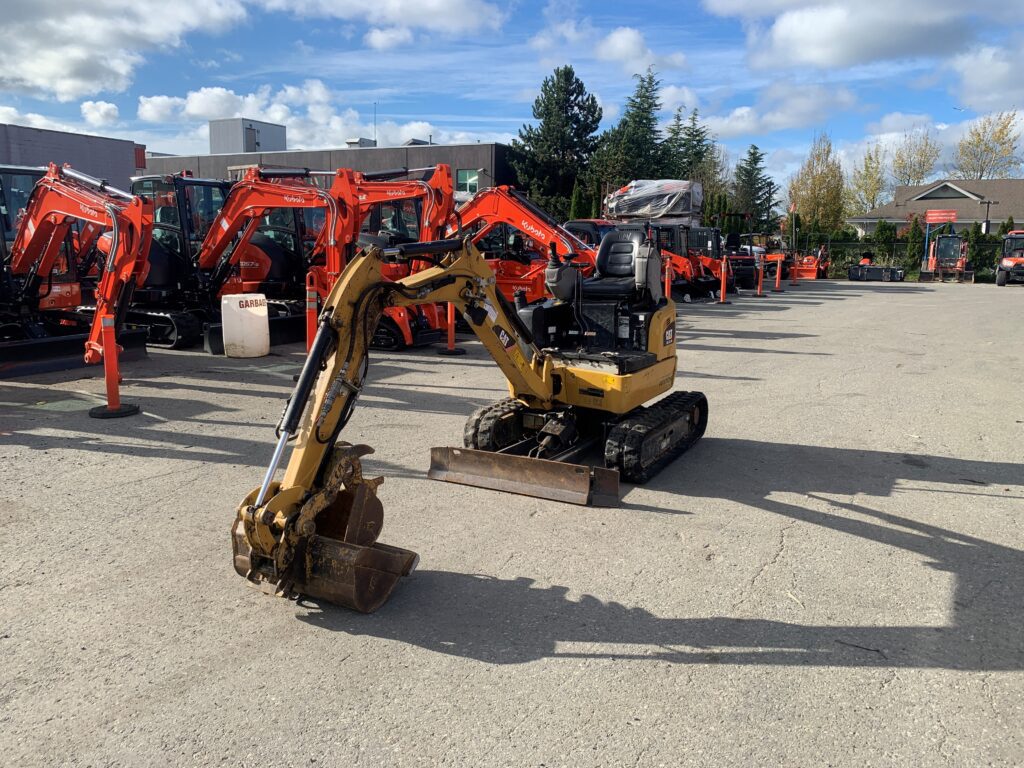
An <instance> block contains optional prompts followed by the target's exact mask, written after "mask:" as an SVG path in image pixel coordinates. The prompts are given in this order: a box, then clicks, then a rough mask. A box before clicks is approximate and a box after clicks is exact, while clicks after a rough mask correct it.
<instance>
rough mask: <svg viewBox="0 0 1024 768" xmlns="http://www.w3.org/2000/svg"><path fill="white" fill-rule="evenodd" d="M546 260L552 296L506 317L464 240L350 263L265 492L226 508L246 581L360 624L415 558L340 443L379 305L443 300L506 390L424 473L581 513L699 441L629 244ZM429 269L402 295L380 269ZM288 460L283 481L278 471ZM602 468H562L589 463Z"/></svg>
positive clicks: (656, 276) (700, 429) (666, 305)
mask: <svg viewBox="0 0 1024 768" xmlns="http://www.w3.org/2000/svg"><path fill="white" fill-rule="evenodd" d="M566 256H567V257H568V258H565V259H562V258H560V257H559V255H558V253H557V252H556V250H555V246H554V244H552V246H551V257H550V260H549V262H548V266H547V271H546V275H545V276H546V282H547V284H548V287H549V289H550V291H551V293H552V296H553V297H554V298H552V299H549V300H546V301H543V302H539V303H535V304H529V305H526V304H525V303H524V302H522V301H520V302H518V306H515V307H513V306H512V305H511V304H510V303H509V302H508V301H507V300H506V299H505V298H504V297H503V296H502V295H501V293H500V292H499V291H498V290H497V289H496V286H495V277H494V272H493V270H492V269H491V268H490V266H489V265H488V263H487V261H486V260H485V259H484V258H483V256H482V255H481V254H480V252H479V251H477V250H476V248H475V247H474V246H473V245H472V243H471V242H470V240H469V239H468V238H465V239H452V240H441V241H435V242H428V243H411V244H407V245H401V246H398V247H397V248H383V249H382V248H371V249H369V250H367V251H365V252H363V253H361V254H360V255H357V256H356V257H355V258H354V259H352V260H351V261H350V262H349V263H348V265H347V266H346V268H345V270H344V272H343V273H342V275H341V277H340V278H339V280H338V281H337V283H336V284H335V285H334V287H333V289H332V291H331V293H330V295H329V296H328V298H327V301H326V302H325V304H324V309H323V311H322V313H321V315H320V318H319V327H318V331H317V335H316V338H315V340H314V342H313V344H312V347H311V349H310V351H309V355H308V357H307V359H306V361H305V365H304V366H303V369H302V372H301V373H300V374H299V377H298V379H297V382H296V386H295V391H294V392H293V394H292V397H291V398H290V399H289V401H288V404H287V405H286V407H285V411H284V414H283V415H282V417H281V421H280V423H279V425H278V442H277V446H276V449H275V450H274V454H273V458H272V460H271V463H270V466H269V468H268V470H267V473H266V476H265V477H264V480H263V483H262V485H261V486H260V487H259V488H257V489H255V490H253V491H252V492H251V493H250V494H249V495H248V496H246V498H245V499H244V500H243V502H242V504H241V506H240V507H239V508H238V515H237V518H236V521H235V524H234V526H233V528H232V543H233V550H234V564H235V569H236V570H237V571H238V573H239V574H240V575H242V576H244V577H245V578H246V579H248V580H250V581H252V582H254V583H256V584H259V585H262V586H263V587H264V588H265V589H266V590H267V591H272V592H276V593H278V594H282V595H285V596H289V597H296V596H299V595H306V596H309V597H313V598H320V599H324V600H327V601H330V602H334V603H338V604H340V605H343V606H347V607H349V608H353V609H355V610H358V611H363V612H369V611H373V610H375V609H376V608H378V607H379V606H380V605H381V604H383V603H384V601H385V600H387V598H388V596H389V595H390V593H391V591H392V590H393V589H394V587H395V585H396V584H397V582H398V580H399V579H400V578H401V577H402V576H406V575H408V574H410V573H411V572H412V570H413V568H414V567H415V564H416V561H417V555H416V554H415V553H413V552H410V551H408V550H405V549H399V548H396V547H391V546H387V545H385V544H380V543H378V542H377V536H378V535H379V533H380V530H381V525H382V522H383V509H382V506H381V503H380V501H379V500H378V498H377V495H376V489H377V486H378V485H379V484H380V483H381V482H383V478H374V479H371V478H366V477H363V474H362V467H361V464H360V457H361V456H363V455H365V454H367V453H370V452H371V451H372V449H370V448H369V447H368V446H364V445H350V444H348V443H346V442H343V441H340V440H339V436H340V434H341V431H342V429H343V428H344V427H345V424H346V422H347V421H348V420H349V417H350V416H351V414H352V410H353V407H354V405H355V403H356V399H357V397H358V395H359V393H360V391H361V390H362V388H363V384H364V381H365V379H366V372H367V365H368V358H367V347H368V344H369V341H370V339H371V338H372V337H373V332H374V328H375V327H376V324H377V321H378V320H379V318H380V316H381V313H382V311H383V310H384V308H385V307H389V306H411V305H416V304H424V303H431V302H452V303H453V304H454V305H455V306H456V307H457V308H458V309H459V310H460V311H461V312H462V313H463V315H464V317H465V318H466V320H467V322H468V323H469V325H470V326H471V327H472V328H473V330H474V331H475V333H476V335H477V336H478V337H479V339H480V341H481V342H482V343H483V346H484V347H485V348H486V349H487V351H488V353H489V354H490V355H491V357H492V358H493V359H494V361H495V363H497V365H498V366H499V368H501V370H502V372H503V373H504V374H505V377H506V378H507V379H508V385H509V393H510V397H509V398H507V399H504V400H501V401H499V402H497V403H495V404H493V405H490V406H487V407H484V408H481V409H479V410H477V411H476V412H474V413H473V414H472V415H471V416H470V417H469V421H468V422H467V424H466V430H465V436H464V438H465V439H464V442H465V447H463V448H433V449H431V468H430V472H429V475H430V477H432V478H435V479H438V480H445V481H449V482H457V483H464V484H470V485H477V486H483V487H487V488H492V489H496V490H502V491H509V492H514V493H523V494H529V495H534V496H540V497H543V498H551V499H556V500H561V501H567V502H575V503H582V504H587V503H590V504H597V505H611V504H615V503H617V501H618V482H619V476H620V475H621V477H622V478H623V479H625V480H627V481H630V482H643V481H644V480H646V479H647V478H648V477H650V476H651V475H652V474H654V473H655V472H656V471H658V470H659V469H660V468H661V467H662V466H663V465H664V464H666V463H667V462H669V461H671V460H672V459H673V458H675V457H676V456H678V455H679V454H681V453H682V452H683V451H685V450H686V449H687V448H689V447H690V446H691V445H693V443H695V442H696V441H697V440H698V439H699V438H700V437H701V435H702V434H703V433H704V429H705V427H706V425H707V400H706V399H705V397H704V395H703V394H701V393H699V392H674V393H672V394H670V395H668V396H666V397H664V398H662V399H660V400H658V401H657V402H655V403H653V404H651V405H649V406H645V405H644V403H647V402H649V401H650V400H652V399H654V398H655V397H658V396H659V395H662V394H664V393H666V392H668V391H669V390H671V389H672V385H673V382H674V380H675V373H676V345H675V327H676V316H675V307H674V305H673V303H672V302H671V300H670V299H668V298H667V297H665V296H664V295H663V294H662V288H661V286H662V279H661V259H660V256H659V254H658V251H657V248H656V247H655V246H653V245H652V244H651V243H649V242H645V241H644V236H643V233H642V232H639V231H637V232H632V231H630V232H617V233H611V234H610V235H608V236H607V237H605V239H604V240H603V241H602V243H601V246H600V248H599V251H598V255H597V263H596V272H595V274H594V276H593V277H589V278H586V279H584V278H583V277H582V276H581V275H580V274H579V271H578V269H577V268H576V267H575V265H573V264H572V263H571V257H572V254H566ZM404 260H415V261H418V262H421V263H422V262H426V263H427V264H428V265H429V266H427V268H425V269H422V270H421V271H415V272H413V273H412V274H410V275H409V276H407V277H404V278H402V279H400V280H395V281H389V280H385V279H383V277H382V275H381V272H382V267H384V266H385V265H386V264H389V263H394V262H395V261H404ZM292 442H293V443H294V448H293V450H292V452H291V456H290V459H289V462H288V465H287V468H286V470H285V472H284V476H283V478H282V479H281V481H277V480H275V479H274V478H275V473H276V471H277V469H278V466H279V465H280V464H281V462H282V459H283V456H284V453H285V450H286V448H287V447H288V445H289V443H292ZM588 452H589V453H595V452H596V453H598V454H600V455H601V456H602V458H603V461H601V462H599V463H602V464H603V465H604V466H599V467H592V466H588V465H585V464H578V463H572V462H574V461H575V460H578V459H579V458H580V457H583V456H585V455H586V454H587V453H588Z"/></svg>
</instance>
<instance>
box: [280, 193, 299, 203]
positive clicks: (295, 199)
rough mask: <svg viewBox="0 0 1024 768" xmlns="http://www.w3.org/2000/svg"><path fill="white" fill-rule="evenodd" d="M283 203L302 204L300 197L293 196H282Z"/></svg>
mask: <svg viewBox="0 0 1024 768" xmlns="http://www.w3.org/2000/svg"><path fill="white" fill-rule="evenodd" d="M284 201H285V202H286V203H301V202H303V200H302V198H301V197H297V196H295V195H285V196H284Z"/></svg>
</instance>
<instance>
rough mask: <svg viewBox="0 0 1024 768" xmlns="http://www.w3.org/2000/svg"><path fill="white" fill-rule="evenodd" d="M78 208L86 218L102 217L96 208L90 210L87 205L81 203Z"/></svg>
mask: <svg viewBox="0 0 1024 768" xmlns="http://www.w3.org/2000/svg"><path fill="white" fill-rule="evenodd" d="M78 207H79V208H81V209H82V213H84V214H85V215H86V216H99V215H100V212H99V211H97V210H96V209H95V208H90V207H89V206H88V205H86V204H85V203H79V204H78Z"/></svg>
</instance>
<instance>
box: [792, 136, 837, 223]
mask: <svg viewBox="0 0 1024 768" xmlns="http://www.w3.org/2000/svg"><path fill="white" fill-rule="evenodd" d="M843 187H844V184H843V169H842V166H841V165H840V163H839V158H838V156H837V155H836V153H835V151H834V150H833V148H832V139H831V138H830V137H829V135H828V134H827V133H823V134H820V135H818V136H816V137H815V138H814V142H813V143H812V144H811V149H810V151H809V152H808V154H807V159H806V160H805V161H804V164H803V165H802V166H801V167H800V170H798V171H797V172H796V174H795V175H794V176H793V178H792V179H790V182H789V199H790V201H791V202H792V203H795V204H796V209H797V211H798V212H799V213H800V215H801V217H802V218H804V219H805V220H807V221H810V222H811V225H812V227H813V228H814V229H813V231H816V232H831V231H832V230H834V229H838V228H839V226H840V224H841V223H842V220H843Z"/></svg>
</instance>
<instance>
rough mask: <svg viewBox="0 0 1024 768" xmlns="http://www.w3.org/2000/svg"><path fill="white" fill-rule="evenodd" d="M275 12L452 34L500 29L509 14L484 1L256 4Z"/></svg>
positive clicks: (261, 0)
mask: <svg viewBox="0 0 1024 768" xmlns="http://www.w3.org/2000/svg"><path fill="white" fill-rule="evenodd" d="M255 2H256V4H257V5H260V6H262V7H264V8H266V9H267V10H271V11H284V12H287V13H296V14H299V15H302V16H319V17H329V18H336V19H344V20H346V21H365V22H368V23H370V24H373V25H376V26H378V27H415V28H422V29H428V30H432V31H435V32H446V33H448V34H466V33H468V32H478V31H480V30H482V29H497V28H498V27H499V26H501V23H502V22H503V21H504V18H505V14H504V13H503V12H502V11H501V10H500V9H499V6H498V5H497V4H495V3H489V2H484V0H378V2H374V3H368V2H365V0H306V2H304V3H301V4H296V3H295V2H293V0H255Z"/></svg>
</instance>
